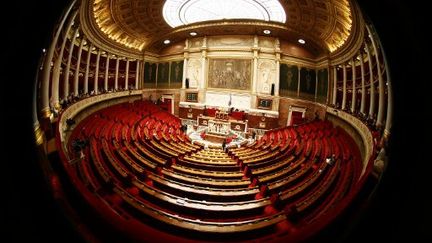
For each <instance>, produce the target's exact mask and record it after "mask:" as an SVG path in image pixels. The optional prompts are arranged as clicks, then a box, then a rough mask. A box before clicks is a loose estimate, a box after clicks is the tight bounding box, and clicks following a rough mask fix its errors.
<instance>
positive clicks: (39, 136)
mask: <svg viewBox="0 0 432 243" xmlns="http://www.w3.org/2000/svg"><path fill="white" fill-rule="evenodd" d="M33 132H34V136H35V142H36V145H37V146H40V145H42V144H43V143H44V142H45V133H44V131H42V129H41V127H40V126H39V124H38V125H36V126H35V127H34V131H33Z"/></svg>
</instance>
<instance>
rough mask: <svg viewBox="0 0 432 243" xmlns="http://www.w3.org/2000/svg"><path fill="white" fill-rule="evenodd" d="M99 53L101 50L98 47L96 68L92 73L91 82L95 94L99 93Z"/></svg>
mask: <svg viewBox="0 0 432 243" xmlns="http://www.w3.org/2000/svg"><path fill="white" fill-rule="evenodd" d="M101 53H102V51H101V49H99V50H98V52H97V56H96V68H95V73H94V84H93V91H94V93H95V94H98V93H99V62H100V56H101Z"/></svg>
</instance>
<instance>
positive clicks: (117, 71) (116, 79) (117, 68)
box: [114, 57, 120, 90]
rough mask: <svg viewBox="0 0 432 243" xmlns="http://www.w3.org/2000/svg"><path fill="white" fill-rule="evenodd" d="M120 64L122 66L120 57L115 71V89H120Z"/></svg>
mask: <svg viewBox="0 0 432 243" xmlns="http://www.w3.org/2000/svg"><path fill="white" fill-rule="evenodd" d="M119 64H120V57H117V59H116V69H115V79H114V89H115V90H117V89H118V74H119Z"/></svg>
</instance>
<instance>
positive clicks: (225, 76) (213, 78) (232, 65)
mask: <svg viewBox="0 0 432 243" xmlns="http://www.w3.org/2000/svg"><path fill="white" fill-rule="evenodd" d="M251 66H252V65H251V60H246V59H211V60H209V71H208V88H217V89H239V90H249V89H250V87H251V85H250V83H251V74H252V71H251Z"/></svg>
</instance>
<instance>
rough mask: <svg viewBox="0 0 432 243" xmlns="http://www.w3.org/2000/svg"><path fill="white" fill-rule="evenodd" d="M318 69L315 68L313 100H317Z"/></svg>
mask: <svg viewBox="0 0 432 243" xmlns="http://www.w3.org/2000/svg"><path fill="white" fill-rule="evenodd" d="M319 71H320V70H315V99H314V100H315V102H316V100H317V96H318V76H319Z"/></svg>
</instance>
